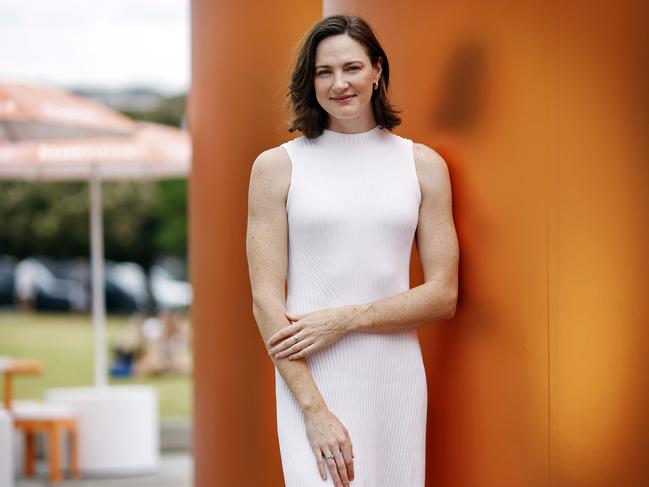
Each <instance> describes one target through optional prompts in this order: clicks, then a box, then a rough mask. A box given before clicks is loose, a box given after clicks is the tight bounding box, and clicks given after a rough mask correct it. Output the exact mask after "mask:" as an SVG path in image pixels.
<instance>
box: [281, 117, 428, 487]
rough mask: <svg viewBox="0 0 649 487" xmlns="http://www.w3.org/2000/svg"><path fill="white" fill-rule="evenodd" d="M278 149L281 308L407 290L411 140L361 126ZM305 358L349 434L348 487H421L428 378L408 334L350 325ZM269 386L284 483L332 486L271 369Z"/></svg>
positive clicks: (312, 307) (413, 208) (416, 192)
mask: <svg viewBox="0 0 649 487" xmlns="http://www.w3.org/2000/svg"><path fill="white" fill-rule="evenodd" d="M282 147H284V148H285V149H286V151H287V153H288V155H289V157H290V159H291V167H292V169H291V184H290V187H289V191H288V197H287V202H286V209H287V213H288V238H289V248H288V295H287V301H286V309H287V311H288V312H293V313H308V312H312V311H316V310H319V309H323V308H332V307H339V306H344V305H348V304H358V303H367V302H370V301H376V300H380V299H384V298H387V297H389V296H393V295H395V294H399V293H401V292H404V291H407V290H408V289H409V287H410V283H409V270H410V253H411V249H412V243H413V238H414V232H415V229H416V227H417V221H418V213H419V203H420V201H421V193H420V189H419V183H418V181H417V174H416V171H415V163H414V153H413V143H412V140H410V139H406V138H403V137H400V136H398V135H395V134H392V133H391V132H389V131H388V130H386V129H383V128H381V127H379V126H377V127H375V128H374V129H372V130H369V131H367V132H363V133H359V134H343V133H340V132H334V131H330V130H325V131H324V133H323V134H322V135H321V136H319V137H317V138H315V139H307V138H306V137H304V136H301V137H297V138H295V139H293V140H291V141H289V142H286V143H284V144H282ZM305 360H306V362H307V363H308V365H309V369H310V371H311V374H312V375H313V378H314V380H315V382H316V384H317V386H318V389H319V390H320V392H321V393H322V396H323V398H324V400H325V402H326V404H327V406H328V408H329V409H330V410H331V412H332V413H333V414H334V415H336V416H337V417H338V418H339V419H340V421H341V422H342V423H343V424H344V425H345V427H346V428H347V429H348V431H349V436H350V438H351V441H352V445H353V448H354V454H355V459H354V470H355V479H354V480H353V481H352V482H351V485H353V486H357V487H420V486H423V485H424V474H425V449H426V409H427V386H426V375H425V370H424V364H423V361H422V356H421V349H420V347H419V340H418V338H417V332H416V331H415V330H408V331H401V332H384V333H368V332H352V333H349V334H348V335H346V336H345V337H343V338H342V339H341V340H339V341H338V342H336V343H335V344H333V345H331V346H329V347H326V348H324V349H320V350H318V351H316V352H313V353H311V354H309V355H307V356H306V358H305ZM275 385H276V400H277V430H278V438H279V446H280V452H281V458H282V468H283V471H284V479H285V482H286V486H287V487H320V486H323V485H333V482H332V480H331V475H330V474H329V472H327V481H326V482H324V481H323V480H322V479H321V478H320V474H319V471H318V467H317V463H316V460H315V456H314V454H313V450H312V448H311V446H310V444H309V440H308V437H307V435H306V428H305V424H304V416H303V413H302V410H301V408H300V406H299V404H298V402H297V400H296V399H295V397H294V396H293V395H292V393H291V391H290V389H289V388H288V386H287V385H286V383H285V382H284V379H283V378H282V376H281V375H280V373H279V372H278V371H277V369H275ZM325 468H327V467H326V466H325Z"/></svg>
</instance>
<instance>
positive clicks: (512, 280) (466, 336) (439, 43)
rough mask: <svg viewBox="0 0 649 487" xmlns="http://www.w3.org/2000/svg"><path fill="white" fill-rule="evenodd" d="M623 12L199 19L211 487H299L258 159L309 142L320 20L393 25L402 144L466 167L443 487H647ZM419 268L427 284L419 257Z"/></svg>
mask: <svg viewBox="0 0 649 487" xmlns="http://www.w3.org/2000/svg"><path fill="white" fill-rule="evenodd" d="M610 5H611V6H606V7H603V6H600V7H595V6H594V5H593V3H592V2H588V3H587V2H585V1H584V0H581V1H574V2H567V3H566V2H563V3H562V2H541V1H534V2H513V1H495V2H478V1H471V2H470V1H466V0H454V1H453V2H450V1H445V2H427V1H411V2H407V3H401V4H399V5H397V4H396V3H395V2H389V1H386V0H372V1H353V2H351V1H325V2H324V5H323V6H321V4H320V3H319V2H307V3H305V2H287V3H284V4H282V3H274V4H273V7H272V9H270V8H268V9H267V10H263V6H262V4H259V3H257V2H255V3H254V4H253V3H252V2H226V1H216V2H214V1H208V0H193V2H192V23H193V26H192V27H193V29H192V41H193V68H192V76H193V82H192V91H191V95H190V107H189V109H190V129H191V131H192V136H193V139H194V154H195V160H194V167H193V173H192V177H191V181H190V189H191V197H190V199H191V201H190V214H191V216H190V227H191V228H190V239H191V241H190V259H191V272H192V282H193V284H194V287H195V293H196V296H195V304H194V307H193V319H194V324H195V336H196V348H195V354H196V358H195V378H194V379H195V383H194V385H195V392H194V396H195V411H194V412H195V433H194V434H195V440H194V446H195V451H194V455H195V477H196V485H197V486H201V487H202V486H205V487H207V486H210V487H211V486H213V485H228V484H230V483H233V484H234V485H242V486H257V485H264V486H275V485H277V486H279V485H282V476H281V467H280V463H279V462H280V460H279V452H278V446H277V435H276V429H275V406H274V379H273V375H272V362H271V361H270V359H269V358H268V356H267V355H266V354H265V350H264V347H263V344H262V342H261V339H260V337H259V333H258V331H257V327H256V325H255V322H254V319H253V317H252V312H251V300H250V295H249V293H250V287H249V282H248V273H247V264H246V257H245V226H246V213H247V207H246V205H247V184H248V180H249V175H250V167H251V164H252V161H253V160H254V157H255V156H256V155H257V154H258V153H259V152H261V151H262V150H264V149H265V148H268V147H271V146H274V145H277V144H279V143H280V142H282V141H284V140H286V139H288V138H290V137H292V135H290V134H288V132H286V131H285V129H284V120H285V114H284V113H283V112H282V110H281V103H282V101H283V94H284V92H285V89H286V77H287V75H288V66H289V62H290V58H291V54H292V53H293V46H294V45H295V44H296V43H297V41H298V40H299V38H300V37H301V35H302V34H303V32H304V31H305V30H306V29H308V28H309V26H310V25H311V24H312V22H314V21H315V20H317V19H318V18H319V17H320V16H321V13H322V11H323V10H322V9H323V8H324V14H325V15H329V14H332V13H355V14H360V15H363V16H364V17H365V18H367V20H368V21H369V22H370V23H371V24H372V25H373V26H374V28H375V29H376V31H377V33H378V34H379V38H380V39H381V40H382V42H383V43H384V46H385V48H386V50H387V52H388V55H389V56H390V62H391V71H392V80H391V81H392V85H391V89H392V92H393V100H394V101H395V102H396V104H397V105H398V106H399V107H400V108H402V109H403V119H404V123H403V124H402V126H400V127H399V128H398V129H397V130H396V132H397V133H399V134H401V135H404V136H407V137H410V138H412V139H414V140H415V141H417V142H423V143H425V144H427V145H429V146H431V147H433V148H435V149H437V150H438V151H439V152H440V153H441V154H442V155H443V156H444V157H445V158H446V160H447V162H448V163H449V166H450V169H451V175H452V180H453V190H454V211H455V219H456V225H457V229H458V234H459V239H460V244H461V262H460V306H459V310H458V313H457V314H456V317H455V318H454V319H453V320H452V321H449V322H440V323H435V324H433V325H432V326H429V327H425V328H422V329H420V339H421V343H422V349H423V351H424V355H425V362H426V369H427V373H428V383H429V402H428V404H429V415H428V444H427V485H430V486H444V487H455V486H457V487H484V486H491V485H494V486H498V487H501V486H502V487H508V486H532V487H536V486H543V487H545V486H548V487H549V486H553V487H554V486H557V487H559V486H560V487H581V486H584V487H586V486H588V487H591V486H593V487H599V486H602V487H603V486H608V485H613V482H614V481H615V484H616V485H617V484H619V485H625V486H633V487H635V486H638V487H640V486H641V485H645V483H644V482H643V480H646V479H649V467H648V465H649V462H648V461H647V458H649V446H648V445H649V421H648V420H647V419H646V418H647V415H646V412H647V411H648V410H649V393H648V392H647V391H648V390H649V380H648V379H647V378H645V377H646V375H645V374H644V369H643V365H644V364H643V362H642V360H641V357H642V354H643V353H644V354H646V353H647V352H649V332H648V331H647V317H648V316H649V300H647V299H645V295H646V289H647V284H648V281H649V277H648V276H649V257H648V256H647V252H646V250H645V248H646V247H647V245H648V244H649V229H648V228H647V224H646V222H647V221H648V217H649V192H647V184H648V183H649V174H648V173H649V166H648V165H647V163H646V161H647V156H648V155H649V154H648V153H649V150H648V149H649V143H648V142H647V137H646V134H647V133H648V131H647V129H648V128H649V127H648V125H649V123H648V118H649V117H648V115H647V107H649V103H648V102H649V95H648V92H647V86H649V66H648V64H647V63H648V61H647V58H646V56H645V55H644V53H645V52H646V50H647V48H648V47H649V33H648V23H647V21H646V19H647V18H649V15H648V14H649V12H648V11H647V10H649V9H648V8H647V7H646V6H645V4H643V3H641V2H639V1H638V2H634V1H632V0H627V1H623V2H618V3H617V4H615V6H614V7H613V6H612V5H613V4H610ZM260 9H261V10H260ZM244 22H252V25H251V26H250V27H246V26H245V25H244ZM412 269H413V272H412V285H413V286H414V285H417V284H419V283H420V282H422V281H423V278H422V272H421V268H420V265H419V262H418V259H417V256H416V252H415V253H413V259H412ZM251 465H254V468H252V467H251Z"/></svg>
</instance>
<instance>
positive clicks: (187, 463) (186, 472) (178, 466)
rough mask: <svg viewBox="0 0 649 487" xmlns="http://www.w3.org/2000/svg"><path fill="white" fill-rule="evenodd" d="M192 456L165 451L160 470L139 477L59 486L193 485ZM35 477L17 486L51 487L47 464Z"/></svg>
mask: <svg viewBox="0 0 649 487" xmlns="http://www.w3.org/2000/svg"><path fill="white" fill-rule="evenodd" d="M192 469H193V464H192V458H191V455H190V454H189V453H188V452H179V453H175V452H174V453H164V454H163V455H162V458H161V464H160V472H158V473H157V474H155V475H142V476H138V477H115V478H87V479H79V480H70V479H65V480H64V481H63V482H61V483H59V484H55V485H56V486H57V487H192ZM36 472H37V474H36V475H37V477H36V478H35V479H29V480H27V479H24V478H22V479H18V480H17V481H16V486H15V487H45V486H47V487H49V486H51V485H52V484H50V482H49V480H48V478H47V471H46V466H45V464H44V463H43V462H39V463H38V465H37V470H36Z"/></svg>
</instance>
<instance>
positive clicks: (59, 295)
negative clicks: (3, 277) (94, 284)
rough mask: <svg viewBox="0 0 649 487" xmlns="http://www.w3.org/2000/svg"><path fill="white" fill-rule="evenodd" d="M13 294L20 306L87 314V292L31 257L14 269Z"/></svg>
mask: <svg viewBox="0 0 649 487" xmlns="http://www.w3.org/2000/svg"><path fill="white" fill-rule="evenodd" d="M14 279H15V289H14V294H15V297H16V299H17V301H18V302H19V303H22V304H23V305H25V306H31V307H33V308H34V309H37V310H46V311H85V310H87V309H88V292H87V290H86V288H85V286H84V285H83V284H82V283H80V282H78V281H76V280H74V279H67V278H63V277H58V276H56V275H55V274H54V272H52V269H51V268H50V267H48V266H47V265H46V264H45V263H44V262H43V260H41V259H38V258H35V257H30V258H28V259H23V260H21V261H20V262H19V263H18V265H16V267H15V269H14Z"/></svg>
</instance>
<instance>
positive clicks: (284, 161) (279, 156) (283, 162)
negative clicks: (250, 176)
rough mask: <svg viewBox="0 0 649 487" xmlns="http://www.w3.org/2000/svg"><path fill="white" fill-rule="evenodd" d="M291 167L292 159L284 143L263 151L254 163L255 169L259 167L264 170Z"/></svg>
mask: <svg viewBox="0 0 649 487" xmlns="http://www.w3.org/2000/svg"><path fill="white" fill-rule="evenodd" d="M290 167H291V161H290V159H289V156H288V152H287V150H286V147H285V146H284V144H280V145H278V146H277V147H271V148H270V149H266V150H265V151H263V152H261V153H260V154H259V155H258V156H257V157H256V159H255V162H254V163H253V170H254V169H255V168H257V169H259V170H262V171H278V170H282V169H290Z"/></svg>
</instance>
